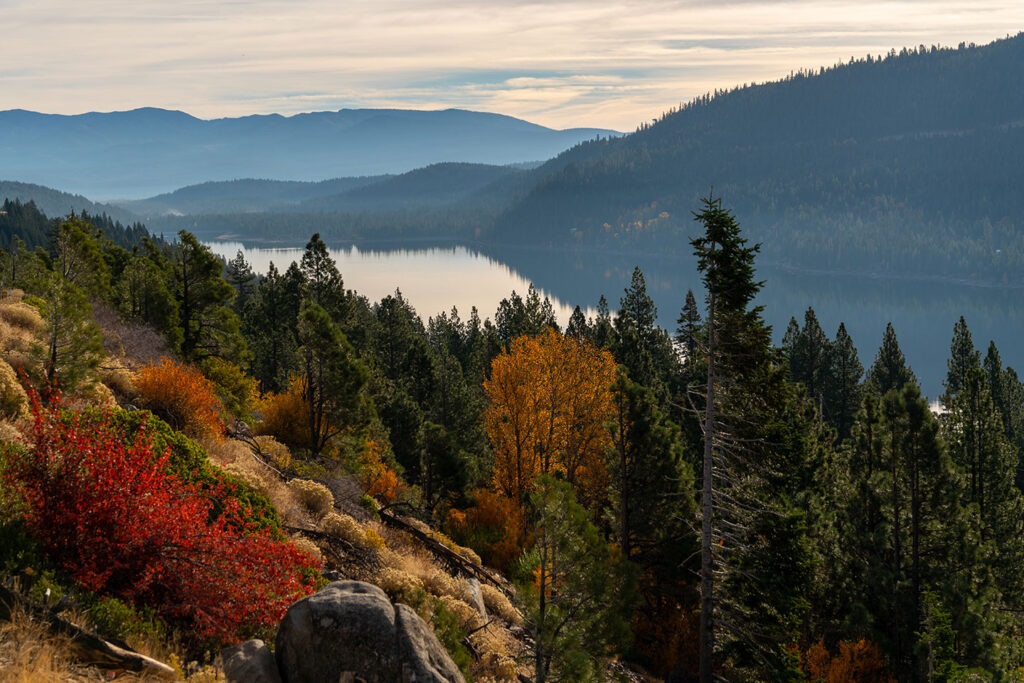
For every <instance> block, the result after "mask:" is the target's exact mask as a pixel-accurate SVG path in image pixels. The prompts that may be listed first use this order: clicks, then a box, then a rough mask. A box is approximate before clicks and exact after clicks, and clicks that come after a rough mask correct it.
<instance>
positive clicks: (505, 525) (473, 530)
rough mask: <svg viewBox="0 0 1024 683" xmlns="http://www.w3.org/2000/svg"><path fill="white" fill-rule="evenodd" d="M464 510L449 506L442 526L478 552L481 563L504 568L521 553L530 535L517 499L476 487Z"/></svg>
mask: <svg viewBox="0 0 1024 683" xmlns="http://www.w3.org/2000/svg"><path fill="white" fill-rule="evenodd" d="M473 498H474V499H475V501H476V503H475V504H474V505H473V506H472V507H470V508H468V509H466V510H454V509H453V510H449V512H448V520H447V525H446V530H447V531H448V533H449V534H450V535H451V536H452V538H454V539H455V540H456V541H458V542H459V543H461V544H462V545H467V546H469V547H470V548H473V549H474V550H476V551H477V552H479V553H480V557H481V558H482V559H483V561H484V563H486V564H488V565H490V566H492V567H497V568H498V569H501V570H507V569H508V568H509V567H511V566H512V563H513V562H515V560H516V559H518V558H519V556H520V555H522V554H523V550H524V549H525V548H526V546H527V545H529V542H530V539H529V537H528V534H527V532H526V524H525V520H524V519H523V511H522V508H521V507H520V505H519V503H518V502H517V501H514V500H512V499H510V498H508V497H507V496H505V495H502V494H501V493H495V492H494V491H488V490H487V489H480V490H478V491H475V492H474V493H473Z"/></svg>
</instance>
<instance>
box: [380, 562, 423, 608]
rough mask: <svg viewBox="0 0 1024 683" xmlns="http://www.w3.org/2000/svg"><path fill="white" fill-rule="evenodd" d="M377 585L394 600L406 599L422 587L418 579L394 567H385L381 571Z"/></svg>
mask: <svg viewBox="0 0 1024 683" xmlns="http://www.w3.org/2000/svg"><path fill="white" fill-rule="evenodd" d="M377 585H378V586H380V588H381V590H383V591H384V592H385V593H387V594H388V597H389V598H391V600H392V601H395V602H402V601H408V600H409V599H410V596H412V595H413V594H415V593H416V591H419V590H422V589H423V584H422V583H420V580H419V579H417V578H416V577H415V576H413V575H412V574H410V573H409V572H406V571H402V570H401V569H396V568H394V567H385V568H384V569H383V571H381V573H380V576H379V577H378V579H377Z"/></svg>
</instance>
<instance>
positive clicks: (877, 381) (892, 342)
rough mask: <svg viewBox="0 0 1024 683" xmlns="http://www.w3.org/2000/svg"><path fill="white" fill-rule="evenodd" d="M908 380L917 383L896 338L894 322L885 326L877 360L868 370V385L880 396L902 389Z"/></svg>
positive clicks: (876, 356)
mask: <svg viewBox="0 0 1024 683" xmlns="http://www.w3.org/2000/svg"><path fill="white" fill-rule="evenodd" d="M907 382H914V383H915V384H916V383H917V377H915V376H914V372H913V371H912V370H911V369H910V368H909V367H907V361H906V359H905V358H904V357H903V351H901V350H900V344H899V342H898V341H897V340H896V331H895V330H893V328H892V323H888V324H887V325H886V326H885V334H883V335H882V346H881V347H880V348H879V349H878V353H877V354H876V355H875V362H874V363H872V365H871V368H870V369H869V370H868V385H869V386H870V387H871V389H872V390H873V391H874V392H875V393H877V394H878V395H879V396H884V395H885V394H886V393H887V392H888V391H889V390H890V389H902V388H903V385H904V384H906V383H907Z"/></svg>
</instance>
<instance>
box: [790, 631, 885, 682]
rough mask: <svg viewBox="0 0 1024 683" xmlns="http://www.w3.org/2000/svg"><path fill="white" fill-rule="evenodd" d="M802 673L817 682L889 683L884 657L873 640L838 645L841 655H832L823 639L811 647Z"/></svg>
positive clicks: (846, 642)
mask: <svg viewBox="0 0 1024 683" xmlns="http://www.w3.org/2000/svg"><path fill="white" fill-rule="evenodd" d="M803 670H804V673H805V674H806V675H807V679H808V680H810V681H814V682H815V683H819V682H820V683H854V682H856V683H890V682H891V681H895V679H894V678H893V677H892V676H890V675H889V672H888V669H887V668H886V665H885V657H883V656H882V652H881V650H879V649H878V646H877V645H875V644H874V643H873V642H871V641H870V640H867V639H865V638H861V639H860V640H858V641H856V642H852V641H849V640H844V641H842V642H840V643H839V653H838V654H836V655H832V654H830V653H829V651H828V648H826V647H825V639H824V638H822V639H821V640H819V641H818V642H817V643H816V644H814V645H812V646H811V647H810V648H808V650H807V652H805V653H804V656H803Z"/></svg>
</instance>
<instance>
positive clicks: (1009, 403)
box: [984, 341, 1024, 491]
mask: <svg viewBox="0 0 1024 683" xmlns="http://www.w3.org/2000/svg"><path fill="white" fill-rule="evenodd" d="M984 369H985V378H986V380H987V382H988V388H989V392H990V393H991V394H992V402H993V403H994V404H995V406H996V409H997V410H998V411H999V416H1000V418H1001V420H1002V424H1003V432H1004V433H1005V434H1006V440H1007V441H1008V442H1009V443H1010V445H1011V447H1012V448H1013V449H1014V451H1015V452H1016V455H1017V461H1016V471H1017V475H1016V481H1017V488H1018V489H1020V490H1022V491H1024V386H1022V385H1021V382H1020V380H1019V379H1018V378H1017V373H1016V372H1014V370H1013V368H1006V369H1003V362H1002V359H1000V357H999V349H997V348H996V345H995V342H991V341H990V342H989V345H988V352H987V353H986V354H985V362H984Z"/></svg>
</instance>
